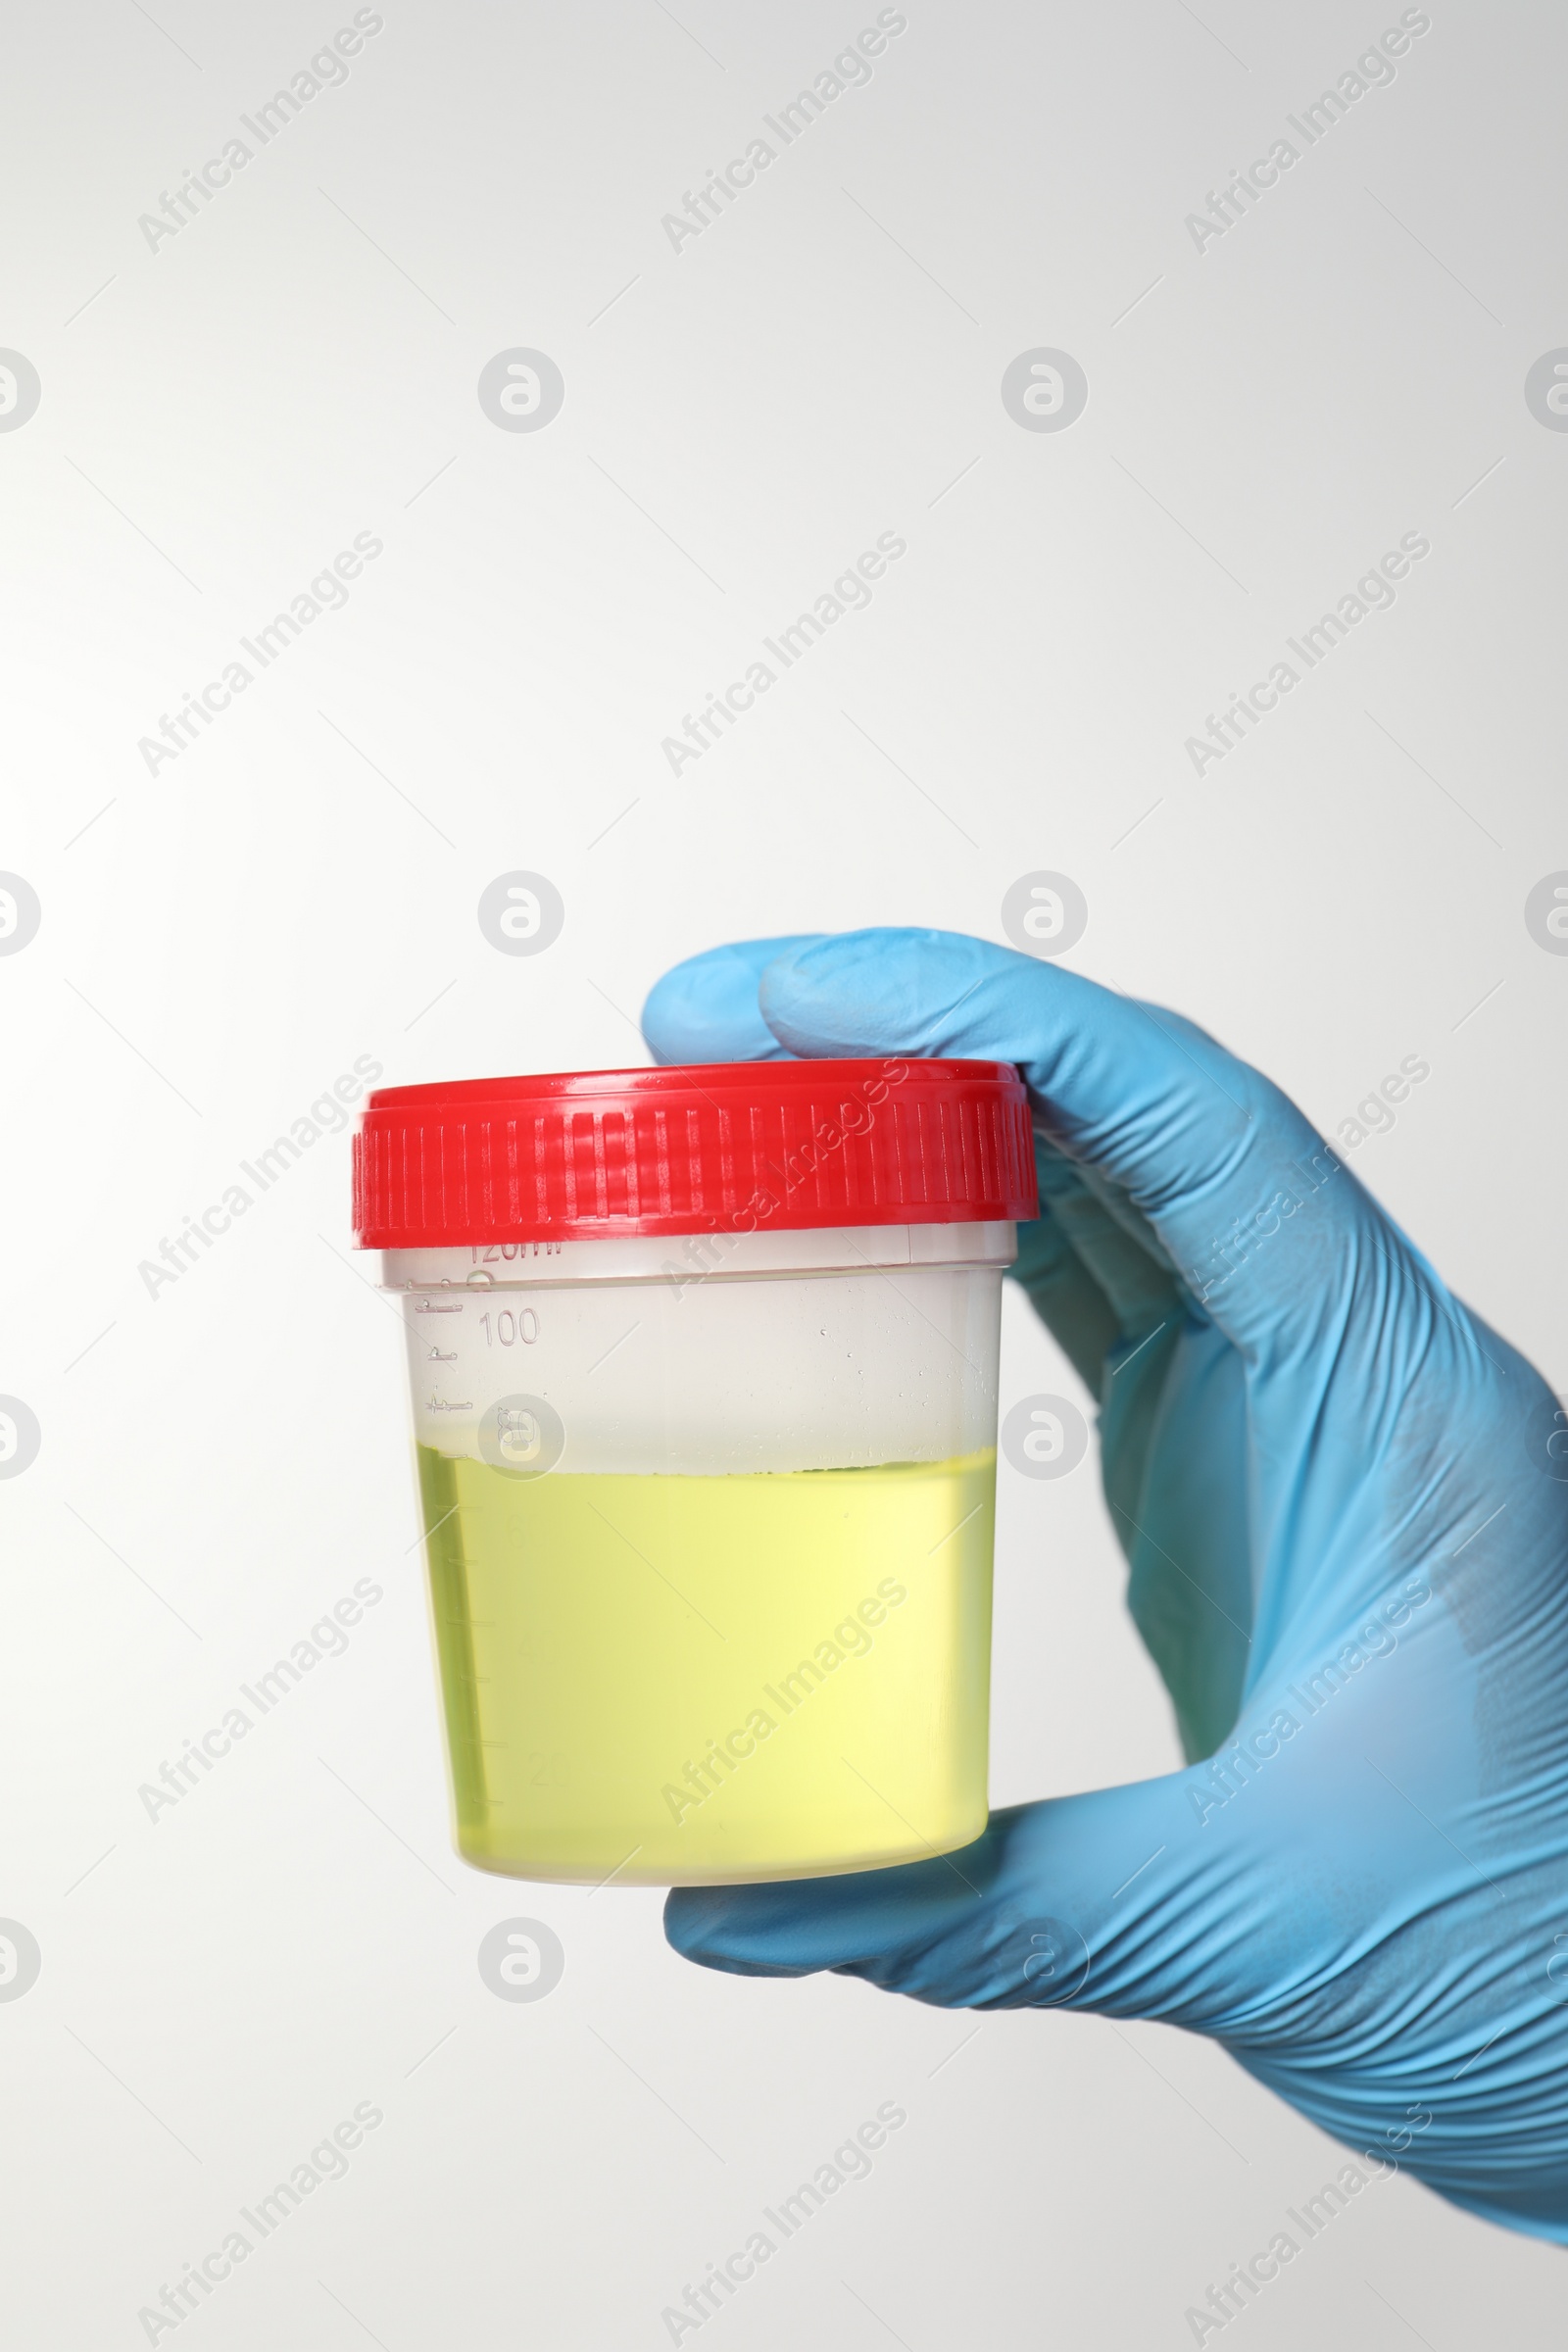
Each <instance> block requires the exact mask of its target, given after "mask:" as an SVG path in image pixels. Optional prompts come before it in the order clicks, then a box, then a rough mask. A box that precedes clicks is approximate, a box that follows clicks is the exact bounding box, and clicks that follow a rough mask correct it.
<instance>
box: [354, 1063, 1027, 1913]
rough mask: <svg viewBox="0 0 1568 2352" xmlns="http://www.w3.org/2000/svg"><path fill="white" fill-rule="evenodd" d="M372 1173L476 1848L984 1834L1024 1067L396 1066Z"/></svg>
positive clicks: (370, 1219)
mask: <svg viewBox="0 0 1568 2352" xmlns="http://www.w3.org/2000/svg"><path fill="white" fill-rule="evenodd" d="M355 1196H356V1198H355V1224H356V1230H357V1236H358V1240H359V1242H360V1245H361V1247H362V1248H367V1249H380V1250H382V1251H383V1253H384V1254H383V1259H382V1265H383V1274H382V1281H383V1284H384V1286H385V1287H386V1288H387V1289H389V1290H391V1291H394V1292H397V1293H399V1294H401V1296H402V1299H403V1304H404V1316H405V1322H406V1327H407V1334H408V1356H409V1377H410V1385H411V1394H412V1397H413V1402H414V1424H415V1436H416V1439H417V1454H418V1476H419V1490H420V1495H421V1500H422V1507H423V1513H424V1524H425V1547H426V1554H427V1558H428V1564H429V1577H430V1593H431V1601H432V1608H433V1616H434V1627H435V1641H436V1649H437V1653H438V1656H439V1661H440V1673H441V1688H442V1693H443V1698H444V1703H445V1714H446V1729H447V1742H448V1754H449V1760H450V1765H451V1777H452V1789H453V1798H454V1809H455V1816H456V1837H457V1844H458V1848H459V1850H460V1852H461V1853H462V1854H463V1855H464V1856H465V1857H466V1860H468V1861H469V1862H472V1863H475V1864H476V1865H477V1866H478V1867H479V1868H481V1869H484V1870H492V1871H499V1872H504V1873H507V1874H509V1875H512V1876H515V1877H519V1878H530V1879H557V1880H575V1881H585V1882H590V1883H595V1884H597V1883H600V1882H602V1881H605V1880H607V1879H613V1880H615V1881H616V1883H617V1884H622V1885H626V1884H632V1885H644V1886H648V1885H652V1886H670V1885H690V1884H696V1885H711V1884H717V1883H721V1882H726V1881H740V1880H760V1879H784V1878H796V1877H802V1876H807V1875H814V1874H817V1873H825V1872H834V1871H848V1870H863V1869H869V1868H874V1867H877V1866H879V1865H883V1864H888V1863H894V1862H903V1861H907V1860H910V1859H913V1858H915V1857H918V1856H920V1855H922V1854H939V1853H943V1852H946V1851H949V1850H951V1849H952V1848H954V1847H956V1846H959V1845H963V1844H965V1843H967V1842H968V1840H969V1839H971V1838H975V1837H977V1836H978V1835H979V1834H980V1832H981V1830H982V1829H983V1828H984V1826H985V1822H986V1815H987V1790H986V1765H987V1745H988V1729H989V1725H988V1712H989V1685H990V1645H991V1549H992V1518H993V1504H994V1495H995V1484H996V1434H997V1353H998V1326H999V1320H1000V1295H1001V1284H1002V1275H1003V1271H1004V1269H1005V1266H1007V1265H1008V1264H1009V1263H1010V1262H1011V1259H1012V1257H1013V1254H1014V1227H1013V1221H1014V1220H1015V1219H1016V1218H1019V1217H1026V1216H1032V1215H1033V1214H1034V1213H1035V1177H1034V1158H1033V1151H1032V1144H1031V1137H1030V1129H1029V1117H1028V1110H1027V1103H1026V1099H1025V1095H1024V1090H1023V1087H1022V1084H1021V1082H1020V1081H1019V1079H1018V1076H1017V1073H1016V1072H1015V1071H1014V1070H1013V1069H1012V1068H1011V1067H1010V1066H1009V1065H1007V1064H1006V1063H995V1062H974V1061H913V1062H874V1061H820V1062H793V1061H781V1062H757V1063H723V1064H717V1065H713V1066H711V1067H700V1068H688V1069H679V1068H675V1069H658V1070H600V1071H588V1072H582V1073H575V1074H570V1075H564V1076H549V1077H521V1078H505V1079H495V1080H474V1081H466V1082H463V1083H461V1084H456V1085H441V1086H423V1087H394V1088H388V1089H384V1090H383V1091H381V1092H379V1093H377V1094H374V1095H372V1096H371V1097H370V1099H369V1103H368V1107H367V1110H366V1113H365V1116H364V1119H363V1122H362V1128H361V1133H360V1135H359V1137H358V1138H357V1139H356V1155H355Z"/></svg>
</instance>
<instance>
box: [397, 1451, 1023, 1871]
mask: <svg viewBox="0 0 1568 2352" xmlns="http://www.w3.org/2000/svg"><path fill="white" fill-rule="evenodd" d="M418 1454H419V1484H420V1491H421V1498H422V1502H423V1509H424V1522H425V1529H426V1552H427V1556H428V1560H429V1568H430V1587H431V1598H432V1605H433V1611H434V1618H435V1633H436V1644H437V1649H438V1653H439V1658H440V1668H441V1684H442V1692H443V1697H444V1701H445V1710H446V1726H447V1740H448V1751H449V1755H450V1760H451V1769H452V1786H453V1795H454V1803H455V1811H456V1818H457V1841H458V1847H459V1851H460V1852H461V1853H462V1854H463V1855H464V1856H465V1857H466V1859H467V1860H468V1861H470V1862H473V1863H475V1864H477V1865H478V1867H479V1868H480V1869H481V1870H493V1871H499V1872H503V1873H506V1874H508V1875H511V1876H513V1877H516V1878H528V1879H560V1880H577V1881H585V1882H588V1883H597V1882H598V1881H600V1880H602V1879H605V1878H608V1877H610V1876H611V1874H613V1876H614V1879H615V1883H616V1884H617V1885H622V1886H625V1885H631V1886H655V1887H664V1886H681V1885H696V1886H709V1885H716V1884H719V1883H722V1882H724V1881H741V1880H748V1879H784V1878H800V1877H809V1876H812V1875H815V1874H816V1873H819V1872H824V1873H825V1872H833V1871H847V1870H866V1869H873V1868H875V1867H876V1866H878V1865H879V1864H884V1863H890V1862H903V1861H910V1860H915V1859H918V1858H919V1857H920V1856H922V1855H929V1854H940V1853H946V1852H949V1851H951V1850H952V1849H953V1848H954V1847H956V1846H960V1845H965V1844H967V1843H968V1842H969V1840H970V1839H971V1838H977V1837H978V1836H979V1835H980V1832H981V1831H982V1830H983V1829H984V1827H985V1823H986V1812H987V1804H986V1765H987V1744H988V1729H989V1698H990V1668H991V1552H992V1533H993V1518H994V1507H995V1495H996V1453H995V1450H994V1449H992V1448H987V1449H986V1450H985V1451H982V1452H975V1453H970V1454H965V1455H962V1456H960V1457H956V1458H955V1459H952V1460H949V1461H944V1462H890V1463H887V1464H884V1465H882V1466H880V1467H877V1468H872V1469H848V1470H795V1471H784V1472H763V1473H752V1474H748V1475H744V1476H735V1477H709V1478H694V1477H665V1476H610V1475H599V1474H594V1475H587V1474H583V1475H573V1474H571V1473H570V1472H564V1471H559V1470H558V1471H553V1472H550V1473H548V1474H547V1475H545V1476H543V1477H537V1478H526V1477H519V1476H517V1475H516V1473H515V1472H509V1471H507V1470H504V1469H496V1468H492V1467H491V1466H490V1465H489V1464H487V1463H484V1462H478V1461H473V1460H470V1459H468V1458H466V1457H464V1458H460V1459H454V1458H453V1457H451V1456H450V1455H447V1454H443V1453H441V1452H439V1451H437V1450H436V1449H435V1448H434V1447H431V1446H420V1447H419V1449H418Z"/></svg>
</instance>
